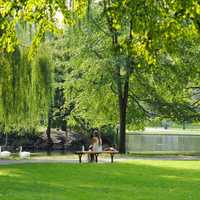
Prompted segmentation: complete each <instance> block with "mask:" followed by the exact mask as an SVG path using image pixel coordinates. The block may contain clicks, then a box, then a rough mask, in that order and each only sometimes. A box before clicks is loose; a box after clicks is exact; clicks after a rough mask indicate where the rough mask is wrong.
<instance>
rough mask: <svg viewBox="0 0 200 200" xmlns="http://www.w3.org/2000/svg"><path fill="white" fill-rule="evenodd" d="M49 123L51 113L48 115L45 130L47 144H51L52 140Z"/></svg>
mask: <svg viewBox="0 0 200 200" xmlns="http://www.w3.org/2000/svg"><path fill="white" fill-rule="evenodd" d="M51 124H52V119H51V114H49V116H48V125H47V130H46V135H47V144H48V146H49V147H50V146H52V144H53V141H52V139H51Z"/></svg>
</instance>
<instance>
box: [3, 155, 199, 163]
mask: <svg viewBox="0 0 200 200" xmlns="http://www.w3.org/2000/svg"><path fill="white" fill-rule="evenodd" d="M131 160H177V161H178V160H200V156H153V157H150V156H148V157H133V156H131V157H121V158H120V157H118V158H115V159H114V162H117V163H120V162H126V161H131ZM86 162H87V160H86V159H84V160H83V163H86ZM27 163H78V158H76V159H75V158H73V159H56V158H55V157H54V158H52V159H42V158H40V159H34V158H33V159H27V160H0V165H8V164H27ZM99 163H110V158H100V159H99Z"/></svg>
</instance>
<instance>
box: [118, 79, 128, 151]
mask: <svg viewBox="0 0 200 200" xmlns="http://www.w3.org/2000/svg"><path fill="white" fill-rule="evenodd" d="M128 90H129V76H128V77H127V80H126V81H125V83H124V90H123V91H121V92H123V95H120V94H119V113H120V119H119V120H120V143H119V152H120V153H126V111H127V102H128Z"/></svg>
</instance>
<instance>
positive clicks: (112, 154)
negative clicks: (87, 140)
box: [75, 151, 119, 163]
mask: <svg viewBox="0 0 200 200" xmlns="http://www.w3.org/2000/svg"><path fill="white" fill-rule="evenodd" d="M118 153H119V152H118V151H76V152H75V154H76V155H78V157H79V163H81V162H82V156H83V155H93V156H94V158H95V162H96V163H97V162H98V156H99V155H100V154H110V159H111V163H113V162H114V155H115V154H118Z"/></svg>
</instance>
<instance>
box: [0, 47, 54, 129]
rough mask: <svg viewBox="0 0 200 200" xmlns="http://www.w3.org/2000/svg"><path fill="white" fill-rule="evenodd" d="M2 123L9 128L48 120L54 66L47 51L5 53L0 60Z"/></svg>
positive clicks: (33, 126) (0, 116)
mask: <svg viewBox="0 0 200 200" xmlns="http://www.w3.org/2000/svg"><path fill="white" fill-rule="evenodd" d="M0 67H1V76H0V94H1V95H0V108H1V112H0V113H1V114H0V122H1V123H2V124H3V125H4V127H5V129H6V130H7V131H9V130H15V131H16V130H20V129H30V128H36V126H38V125H39V124H40V122H41V120H44V121H45V120H46V118H47V111H48V107H49V104H50V100H51V95H52V65H51V60H50V58H49V56H48V55H47V53H46V52H45V50H40V51H39V52H38V54H36V55H35V57H34V59H33V60H31V61H30V60H29V59H28V50H27V49H25V48H18V49H16V50H15V52H13V53H4V55H2V59H1V61H0Z"/></svg>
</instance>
